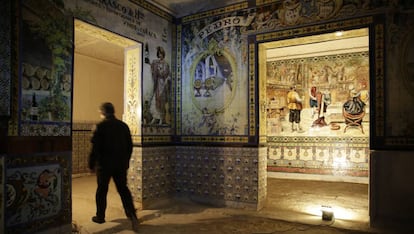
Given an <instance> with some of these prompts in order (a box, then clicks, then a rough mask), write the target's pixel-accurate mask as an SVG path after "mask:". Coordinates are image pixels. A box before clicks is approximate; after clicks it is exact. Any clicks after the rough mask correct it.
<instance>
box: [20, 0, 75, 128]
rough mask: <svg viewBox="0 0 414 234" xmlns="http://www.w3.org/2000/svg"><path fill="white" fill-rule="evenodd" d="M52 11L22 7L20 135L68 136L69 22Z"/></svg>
mask: <svg viewBox="0 0 414 234" xmlns="http://www.w3.org/2000/svg"><path fill="white" fill-rule="evenodd" d="M54 7H56V6H53V5H51V4H50V3H48V2H45V1H39V2H36V3H35V4H33V3H31V2H26V3H25V4H23V8H22V9H23V10H22V17H23V19H24V20H23V21H22V22H23V23H22V26H21V32H22V39H23V40H22V54H21V57H22V59H21V63H20V67H21V73H20V83H21V95H20V101H19V120H20V124H21V126H20V135H48V136H57V135H69V134H70V131H67V130H68V129H70V126H69V123H70V119H71V99H72V98H71V95H72V94H71V93H72V56H71V51H72V42H71V40H66V39H67V38H72V30H71V29H72V26H71V25H72V21H71V18H70V17H66V16H65V15H63V13H62V12H60V11H56V10H54ZM29 9H30V10H29ZM58 12H59V13H58ZM44 15H48V16H49V17H43V16H44ZM42 17H43V18H42ZM56 41H59V43H57V42H56ZM65 125H66V126H65ZM61 127H63V128H65V127H66V128H67V129H66V130H58V129H59V128H61ZM32 130H34V131H32Z"/></svg>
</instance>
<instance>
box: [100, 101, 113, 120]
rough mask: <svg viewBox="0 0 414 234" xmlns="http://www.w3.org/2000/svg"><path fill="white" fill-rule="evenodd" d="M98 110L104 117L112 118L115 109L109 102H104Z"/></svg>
mask: <svg viewBox="0 0 414 234" xmlns="http://www.w3.org/2000/svg"><path fill="white" fill-rule="evenodd" d="M99 110H100V111H101V114H102V115H103V116H104V117H108V116H113V115H114V114H115V107H114V105H112V103H110V102H104V103H102V105H101V106H100V108H99Z"/></svg>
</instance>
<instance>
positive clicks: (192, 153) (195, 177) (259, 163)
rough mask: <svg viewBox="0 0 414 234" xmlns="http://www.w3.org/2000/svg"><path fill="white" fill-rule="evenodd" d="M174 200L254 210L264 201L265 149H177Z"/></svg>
mask: <svg viewBox="0 0 414 234" xmlns="http://www.w3.org/2000/svg"><path fill="white" fill-rule="evenodd" d="M175 161H176V164H175V168H174V173H175V179H176V183H175V190H176V196H177V197H189V198H191V199H193V200H197V201H202V202H208V203H211V204H214V205H227V206H231V207H246V208H254V209H257V208H259V206H261V202H262V201H263V200H264V198H265V197H266V149H262V148H236V147H234V148H233V147H177V154H176V156H175Z"/></svg>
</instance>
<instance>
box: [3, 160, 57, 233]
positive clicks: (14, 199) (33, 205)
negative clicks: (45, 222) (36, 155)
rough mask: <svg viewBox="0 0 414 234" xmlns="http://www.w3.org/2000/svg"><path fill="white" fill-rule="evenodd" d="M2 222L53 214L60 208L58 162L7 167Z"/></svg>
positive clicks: (14, 221) (20, 220) (18, 222)
mask: <svg viewBox="0 0 414 234" xmlns="http://www.w3.org/2000/svg"><path fill="white" fill-rule="evenodd" d="M6 174H7V175H6V177H7V179H6V181H7V182H6V186H5V188H6V193H7V196H6V208H7V210H6V225H7V226H8V227H11V226H15V225H19V224H22V223H30V222H34V221H37V220H42V219H45V218H49V217H53V216H55V215H57V214H58V213H59V212H61V209H62V171H61V167H60V165H59V164H50V165H44V166H34V167H30V168H27V167H18V168H8V169H7V172H6Z"/></svg>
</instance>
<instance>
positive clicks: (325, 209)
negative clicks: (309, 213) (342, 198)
mask: <svg viewBox="0 0 414 234" xmlns="http://www.w3.org/2000/svg"><path fill="white" fill-rule="evenodd" d="M321 210H322V220H325V221H331V220H332V219H333V218H334V212H333V209H332V207H330V206H325V205H323V206H322V208H321Z"/></svg>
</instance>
